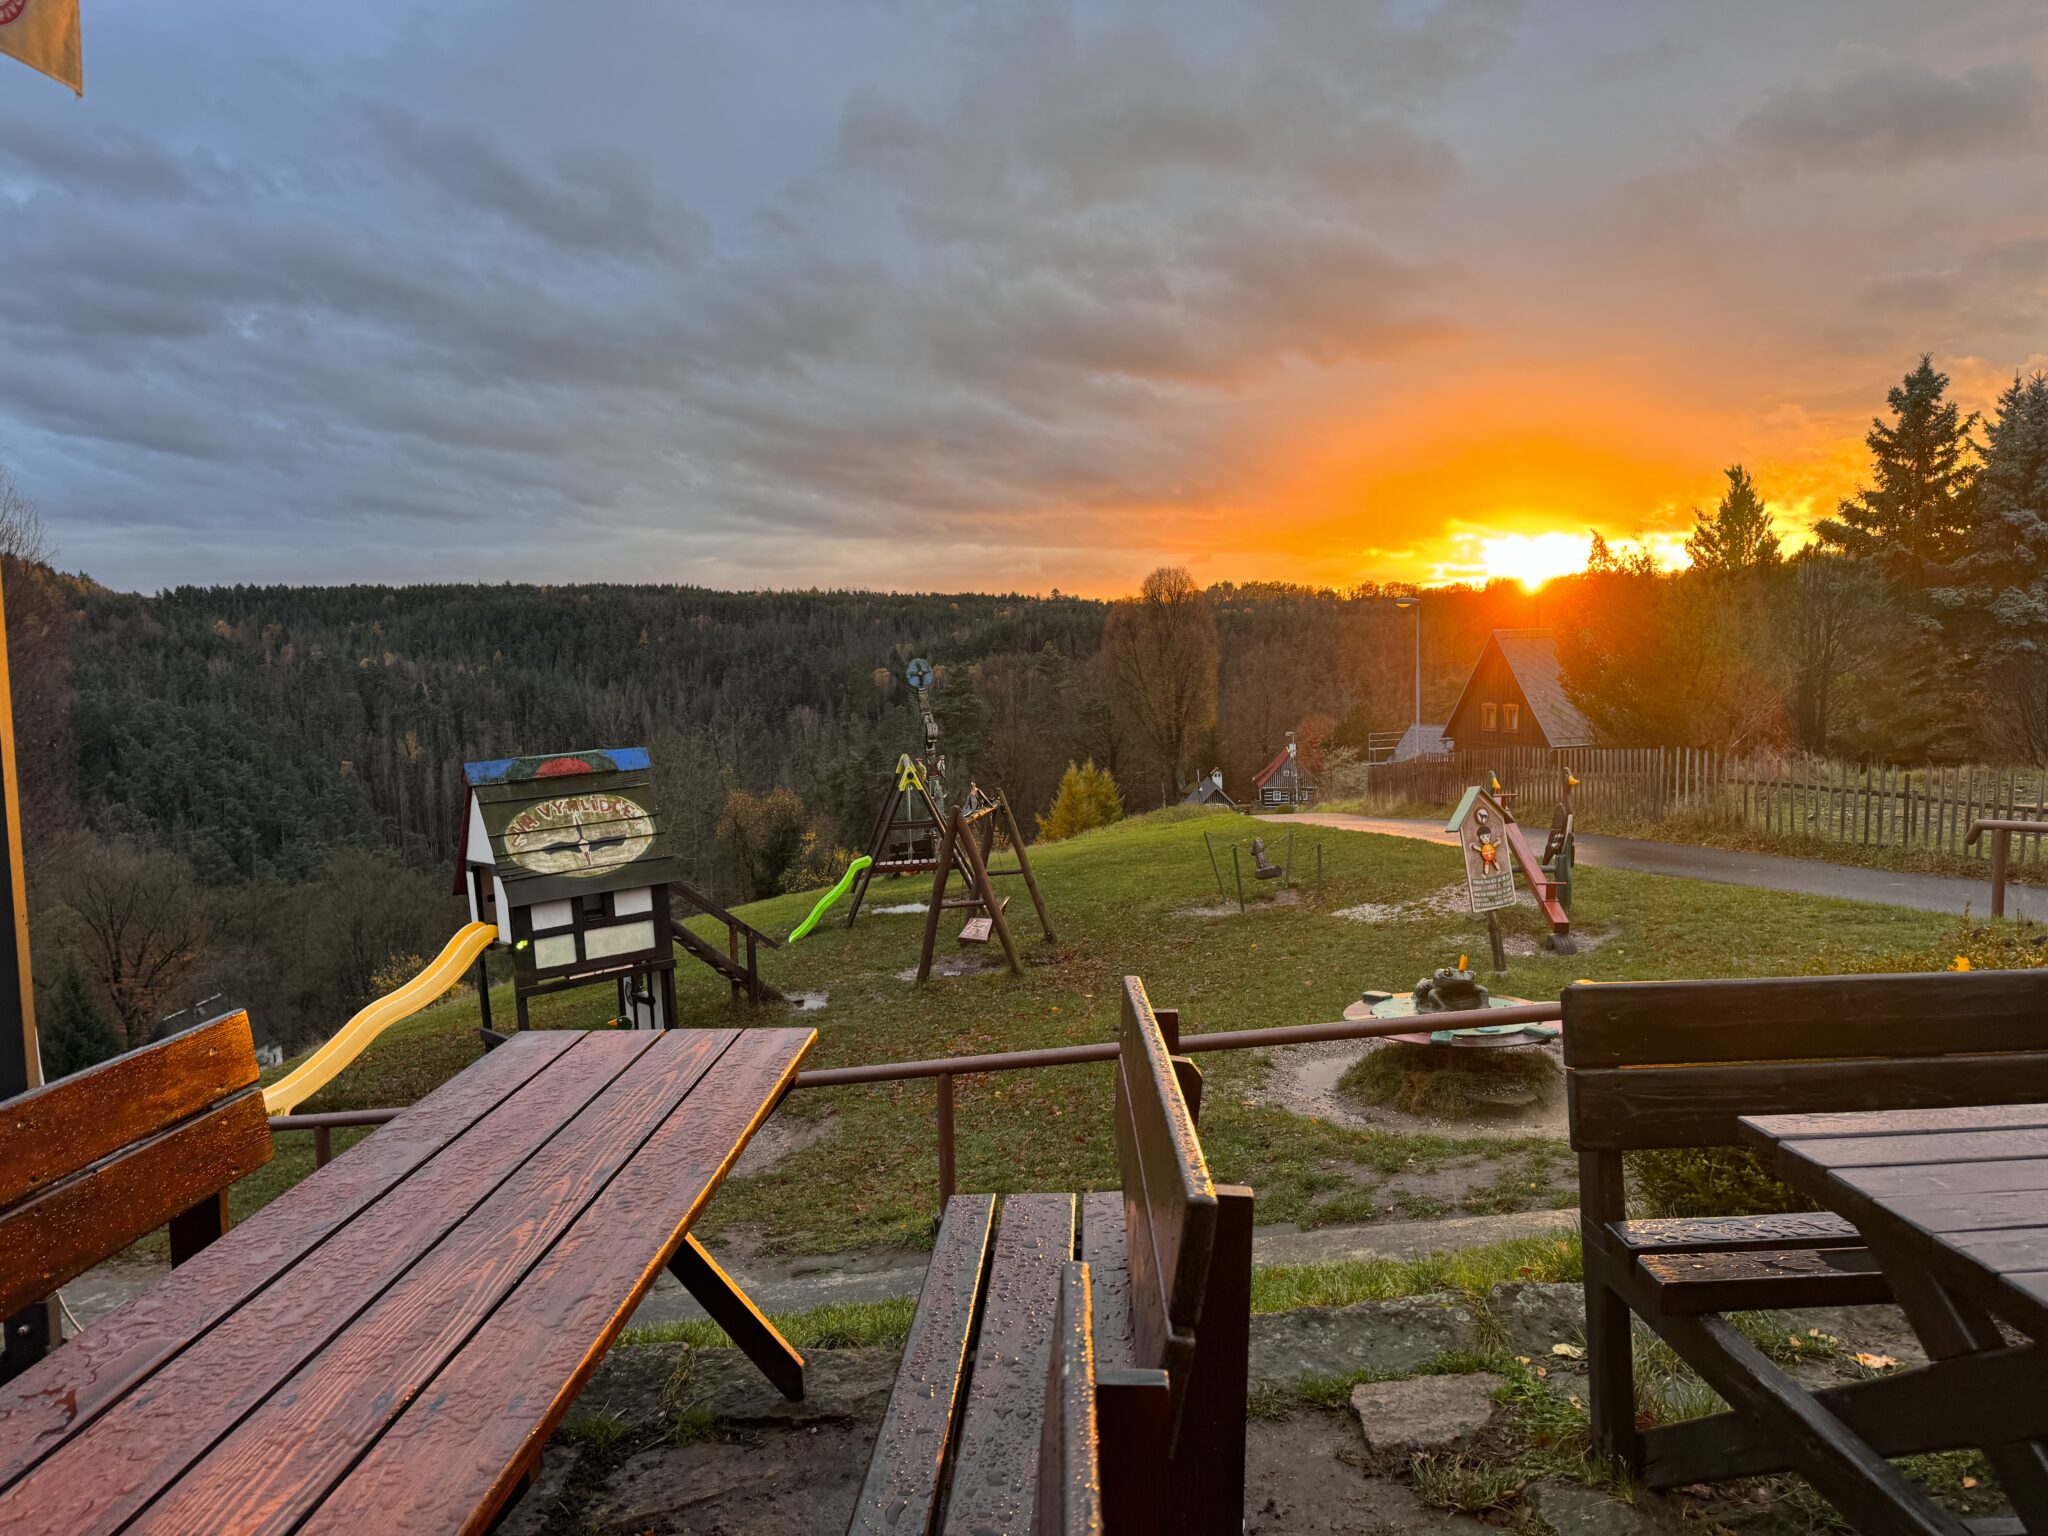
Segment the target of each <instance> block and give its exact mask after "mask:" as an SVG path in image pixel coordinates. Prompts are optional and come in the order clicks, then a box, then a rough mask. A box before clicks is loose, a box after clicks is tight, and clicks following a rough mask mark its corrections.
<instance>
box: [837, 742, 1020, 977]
mask: <svg viewBox="0 0 2048 1536" xmlns="http://www.w3.org/2000/svg"><path fill="white" fill-rule="evenodd" d="M999 831H1000V832H1001V834H1002V836H1003V838H1004V839H1005V841H1007V842H1008V843H1009V845H1010V851H1011V852H1012V853H1013V854H1015V855H1016V859H1017V862H1016V865H1015V867H1013V868H1007V869H996V868H992V867H991V861H992V860H993V858H994V854H995V842H996V834H997V833H998V832H999ZM866 852H867V855H868V857H869V859H870V860H871V861H872V862H871V863H870V864H869V865H868V867H867V868H866V869H864V870H862V871H861V873H860V878H859V879H858V880H857V881H856V882H855V883H854V887H853V899H852V901H851V902H849V903H848V905H847V912H846V926H847V927H849V928H851V927H852V926H853V925H854V921H855V920H856V919H857V918H858V917H859V916H860V908H861V903H862V902H863V901H864V900H866V898H867V893H868V884H869V882H870V881H872V880H873V879H874V877H875V876H876V875H923V874H935V875H936V876H937V878H936V879H934V880H933V881H932V894H931V899H930V900H929V901H928V902H927V903H926V906H925V914H924V944H923V946H922V948H921V949H920V950H919V951H918V960H917V979H918V980H919V981H920V982H922V981H924V980H926V979H927V978H928V977H930V975H931V971H932V952H933V950H934V949H935V948H936V946H937V944H938V936H939V914H940V913H942V912H947V911H959V912H964V913H965V914H966V921H965V923H964V924H963V926H962V927H961V929H960V942H961V943H963V944H986V943H988V942H989V940H990V939H991V938H993V939H995V940H996V942H998V943H1000V944H1001V945H1002V947H1003V958H1004V960H1005V961H1007V962H1008V964H1009V967H1010V970H1011V972H1012V974H1014V975H1019V976H1021V975H1022V974H1023V973H1024V962H1023V961H1022V960H1021V959H1020V958H1019V956H1018V954H1017V941H1016V939H1015V937H1014V936H1013V935H1012V934H1011V932H1010V925H1009V922H1008V921H1007V920H1006V919H1005V917H1004V915H1003V909H1004V908H1005V907H1007V906H1008V905H1009V902H1010V898H1009V897H1007V896H998V895H997V894H996V890H995V881H996V880H997V879H1005V878H1009V879H1014V878H1019V877H1021V878H1022V879H1023V881H1024V889H1025V890H1026V891H1027V892H1028V893H1029V894H1030V896H1031V905H1032V906H1033V908H1035V909H1036V911H1037V913H1038V923H1039V927H1040V928H1042V929H1043V930H1044V931H1045V940H1046V942H1047V943H1048V944H1051V943H1056V942H1057V940H1056V939H1055V938H1054V936H1053V931H1052V918H1051V917H1049V916H1048V915H1047V913H1046V910H1045V897H1044V896H1043V895H1042V894H1041V893H1040V891H1039V889H1038V877H1037V876H1036V875H1035V874H1033V873H1032V871H1031V855H1030V854H1029V853H1027V852H1026V851H1025V848H1024V838H1023V835H1022V833H1021V832H1020V831H1019V830H1018V827H1017V817H1016V814H1015V813H1014V812H1013V811H1012V810H1011V809H1010V800H1009V797H1008V796H1007V795H1005V794H1004V793H1003V792H1002V791H1001V790H997V791H996V793H995V794H994V795H993V796H991V795H987V794H984V793H983V792H982V790H981V787H980V786H979V785H977V784H973V783H970V784H969V785H968V786H967V802H966V804H965V805H956V806H955V807H953V810H952V812H951V813H950V814H948V813H947V812H945V811H942V810H941V809H940V808H939V803H938V801H937V799H936V798H934V796H933V795H932V792H931V790H930V788H929V787H928V786H927V785H926V784H925V779H924V772H923V770H922V768H921V767H920V766H919V765H918V764H917V763H916V762H914V761H912V760H911V758H910V755H909V754H908V753H905V754H904V755H903V757H901V758H900V759H898V761H897V764H896V774H895V777H894V778H893V779H892V781H891V783H890V788H889V790H888V793H887V794H885V795H884V796H883V797H882V804H881V806H880V808H879V809H878V810H877V812H876V814H875V824H874V829H873V830H872V831H871V832H870V833H869V834H868V842H867V849H866ZM956 870H957V871H958V872H959V874H960V876H961V878H962V879H963V880H965V881H966V883H967V894H966V895H964V896H959V897H955V898H952V899H950V900H949V899H948V898H947V895H946V887H947V886H948V884H950V882H951V879H952V876H953V874H954V872H955V871H956Z"/></svg>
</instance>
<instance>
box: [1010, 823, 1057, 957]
mask: <svg viewBox="0 0 2048 1536" xmlns="http://www.w3.org/2000/svg"><path fill="white" fill-rule="evenodd" d="M996 807H997V809H998V810H1000V811H1001V812H1002V817H1003V835H1004V836H1005V837H1007V838H1008V839H1009V840H1010V851H1011V852H1013V853H1014V854H1016V855H1017V868H1016V873H1017V874H1020V875H1022V876H1023V877H1024V889H1025V890H1026V891H1028V892H1030V893H1031V905H1032V906H1033V907H1035V908H1037V909H1038V926H1039V927H1040V928H1042V929H1044V930H1045V942H1046V943H1048V944H1057V943H1058V942H1059V940H1058V939H1056V938H1054V937H1053V931H1052V918H1051V917H1050V916H1048V915H1047V913H1046V910H1045V897H1044V896H1042V895H1040V894H1039V890H1038V876H1037V875H1035V874H1033V873H1032V872H1031V855H1030V854H1029V853H1027V852H1025V850H1024V834H1023V833H1022V832H1021V831H1019V830H1018V827H1017V814H1016V812H1014V811H1012V810H1011V809H1010V797H1009V796H1008V795H1007V794H1005V793H1003V791H1001V790H997V791H996ZM1003 873H1004V874H1006V875H1007V874H1009V873H1011V871H1009V870H1007V869H1006V870H1004V871H1003Z"/></svg>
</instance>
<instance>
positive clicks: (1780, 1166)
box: [1741, 1104, 2048, 1340]
mask: <svg viewBox="0 0 2048 1536" xmlns="http://www.w3.org/2000/svg"><path fill="white" fill-rule="evenodd" d="M1741 1125H1742V1131H1743V1134H1744V1135H1745V1136H1747V1137H1748V1138H1749V1139H1750V1140H1751V1141H1752V1142H1753V1143H1754V1144H1756V1145H1758V1146H1760V1147H1762V1148H1764V1149H1766V1150H1767V1151H1768V1152H1769V1154H1770V1156H1771V1157H1772V1159H1773V1161H1774V1165H1775V1168H1774V1171H1775V1172H1776V1173H1777V1174H1778V1176H1779V1177H1780V1178H1782V1179H1784V1180H1785V1181H1786V1182H1787V1183H1788V1184H1790V1185H1792V1186H1793V1187H1794V1188H1795V1189H1798V1190H1800V1191H1802V1192H1804V1193H1806V1194H1808V1195H1811V1196H1813V1197H1814V1198H1815V1199H1817V1200H1820V1201H1822V1202H1824V1203H1825V1204H1826V1205H1827V1206H1828V1207H1829V1208H1831V1209H1833V1210H1835V1211H1838V1212H1840V1213H1841V1214H1842V1215H1844V1216H1846V1217H1848V1218H1849V1219H1850V1220H1851V1221H1853V1222H1855V1223H1856V1225H1857V1226H1858V1227H1859V1228H1860V1229H1861V1230H1862V1231H1863V1233H1864V1234H1865V1236H1866V1237H1867V1238H1868V1239H1869V1241H1870V1242H1871V1243H1872V1244H1873V1246H1875V1247H1876V1248H1878V1249H1879V1251H1880V1254H1881V1255H1882V1254H1884V1253H1890V1254H1895V1255H1903V1256H1910V1257H1911V1259H1912V1260H1913V1261H1915V1262H1924V1263H1926V1264H1927V1265H1928V1266H1930V1268H1931V1270H1932V1272H1933V1273H1934V1274H1935V1276H1936V1277H1937V1278H1939V1279H1940V1280H1941V1282H1942V1283H1943V1284H1944V1285H1947V1286H1950V1287H1951V1288H1953V1289H1954V1290H1955V1291H1957V1292H1959V1293H1960V1294H1962V1295H1965V1296H1967V1297H1969V1298H1970V1299H1971V1300H1973V1301H1975V1302H1977V1303H1978V1304H1979V1305H1980V1306H1982V1307H1984V1308H1986V1309H1987V1310H1989V1311H1991V1312H1993V1313H1996V1314H1997V1315H1999V1316H2000V1317H2003V1318H2005V1319H2006V1320H2007V1321H2008V1322H2010V1323H2012V1324H2014V1325H2015V1326H2017V1327H2019V1328H2022V1329H2024V1330H2026V1331H2027V1332H2029V1333H2031V1334H2032V1335H2033V1336H2034V1337H2035V1338H2037V1339H2042V1340H2048V1104H2005V1105H1996V1106H1983V1107H1973V1108H1956V1109H1915V1110H1872V1111H1863V1112H1852V1113H1843V1114H1812V1115H1760V1116H1753V1117H1750V1118H1748V1119H1745V1120H1743V1121H1742V1122H1741Z"/></svg>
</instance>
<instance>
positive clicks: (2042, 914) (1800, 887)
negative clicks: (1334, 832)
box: [1260, 811, 2048, 920]
mask: <svg viewBox="0 0 2048 1536" xmlns="http://www.w3.org/2000/svg"><path fill="white" fill-rule="evenodd" d="M1260 819H1261V820H1264V821H1275V822H1289V823H1294V824H1297V825H1298V824H1299V823H1301V822H1308V823H1310V824H1312V825H1314V826H1319V827H1342V828H1344V829H1346V830H1347V831H1352V832H1381V833H1385V834H1387V835H1388V836H1391V837H1414V838H1420V839H1421V840H1422V841H1424V842H1430V843H1443V844H1445V845H1446V846H1449V845H1453V844H1455V843H1456V842H1457V839H1456V838H1455V837H1453V836H1451V835H1450V834H1449V833H1447V832H1445V831H1444V829H1443V823H1441V822H1436V821H1411V820H1408V819H1406V818H1401V817H1391V816H1347V815H1343V814H1340V813H1338V812H1334V811H1303V812H1300V813H1298V814H1296V815H1293V816H1268V817H1261V818H1260ZM1530 830H1531V833H1532V835H1533V836H1535V837H1540V836H1541V835H1542V829H1541V828H1531V829H1530ZM1576 841H1577V844H1578V861H1579V863H1581V864H1588V865H1592V866H1593V867H1594V868H1596V869H1632V870H1635V871H1636V872H1637V873H1639V874H1645V875H1672V876H1675V877H1677V878H1678V879H1681V880H1707V881H1711V882H1712V883H1714V884H1715V885H1748V886H1754V887H1755V888H1756V889H1758V890H1761V891H1794V892H1797V893H1798V894H1799V895H1802V896H1838V897H1840V898H1841V899H1842V900H1844V901H1869V902H1875V903H1877V904H1878V905H1880V906H1886V907H1913V908H1915V909H1917V910H1919V911H1922V912H1955V913H1960V912H1961V911H1962V910H1963V908H1964V907H1966V906H1967V907H1968V908H1969V909H1970V911H1971V912H1972V913H1973V914H1975V915H1976V916H1979V917H1982V916H1984V915H1985V914H1987V913H1988V912H1990V910H1991V882H1990V879H1989V878H1988V877H1987V878H1985V879H1983V880H1962V879H1956V878H1954V877H1952V876H1949V875H1906V874H1900V873H1898V872H1897V871H1895V870H1889V869H1865V868H1863V867H1862V866H1861V865H1857V864H1826V863H1823V862H1821V861H1820V860H1818V859H1788V858H1785V857H1784V856H1783V855H1781V854H1775V853H1740V852H1737V851H1735V850H1733V849H1729V848H1696V847H1692V846H1690V845H1688V844H1685V843H1652V842H1646V841H1644V840H1643V839H1641V838H1635V837H1605V836H1602V835H1600V834H1597V833H1592V832H1581V833H1580V834H1579V835H1578V838H1577V839H1576ZM2005 908H2006V912H2007V914H2008V915H2009V916H2013V917H2032V918H2039V919H2043V920H2048V888H2043V887H2041V886H2026V885H2008V886H2007V887H2006V888H2005Z"/></svg>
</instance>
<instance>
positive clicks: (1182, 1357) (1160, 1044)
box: [848, 977, 1252, 1536]
mask: <svg viewBox="0 0 2048 1536" xmlns="http://www.w3.org/2000/svg"><path fill="white" fill-rule="evenodd" d="M1178 1032H1179V1019H1178V1017H1177V1015H1174V1014H1172V1013H1170V1012H1166V1011H1161V1012H1159V1013H1155V1012H1154V1011H1153V1008H1152V1006H1151V1004H1150V1002H1149V1001H1148V1000H1147V998H1146V996H1145V988H1144V984H1143V983H1142V982H1140V981H1139V980H1138V979H1137V978H1136V977H1126V978H1125V980H1124V996H1123V1018H1122V1038H1121V1054H1120V1056H1119V1058H1118V1063H1117V1074H1116V1097H1115V1129H1116V1145H1117V1159H1118V1165H1119V1169H1120V1173H1121V1180H1122V1189H1121V1191H1120V1192H1110V1193H1103V1194H1090V1195H1083V1196H1080V1197H1079V1198H1078V1200H1077V1198H1076V1197H1075V1196H1073V1195H1009V1196H1006V1197H1005V1198H1004V1200H1003V1202H1002V1220H1001V1223H1000V1225H998V1224H997V1221H996V1200H995V1197H994V1196H993V1195H960V1196H956V1197H955V1198H954V1199H952V1200H951V1201H949V1202H948V1203H947V1207H946V1213H945V1218H944V1220H943V1222H942V1223H941V1224H940V1228H939V1235H938V1240H937V1242H936V1244H935V1245H934V1248H933V1252H932V1262H931V1268H930V1270H929V1271H928V1272H927V1274H926V1276H925V1282H924V1290H923V1293H922V1295H921V1296H920V1297H919V1299H918V1307H917V1315H916V1318H915V1320H914V1321H913V1323H912V1324H911V1332H910V1338H909V1341H908V1343H907V1345H906V1346H905V1349H904V1354H903V1364H902V1367H901V1369H900V1371H899V1372H898V1375H897V1378H896V1387H895V1391H894V1392H893V1394H892V1395H891V1397H890V1400H889V1411H888V1415H887V1417H886V1419H885V1420H884V1422H883V1425H882V1430H881V1434H880V1436H879V1437H878V1438H877V1441H876V1445H875V1452H874V1457H873V1459H872V1461H871V1462H870V1463H869V1466H868V1475H867V1482H866V1485H865V1486H864V1487H863V1488H862V1490H861V1494H860V1500H859V1503H858V1505H857V1506H856V1508H855V1511H854V1516H853V1520H852V1522H851V1524H850V1525H849V1526H848V1531H849V1532H850V1533H888V1536H903V1533H909V1532H924V1531H934V1532H976V1531H1006V1532H1010V1531H1015V1532H1022V1531H1026V1530H1032V1531H1060V1532H1069V1531H1071V1532H1084V1531H1085V1532H1100V1531H1107V1532H1109V1533H1110V1536H1127V1533H1132V1532H1149V1531H1162V1532H1163V1531H1174V1532H1217V1533H1224V1532H1227V1533H1231V1536H1235V1533H1237V1532H1238V1531H1240V1530H1241V1529H1242V1526H1243V1518H1244V1513H1243V1512H1244V1422H1245V1397H1246V1355H1247V1350H1248V1347H1249V1338H1250V1312H1251V1235H1252V1193H1251V1191H1250V1190H1248V1189H1243V1188H1239V1187H1235V1186H1228V1185H1223V1186H1219V1185H1216V1184H1214V1183H1213V1182H1212V1181H1211V1179H1210V1177H1209V1170H1208V1165H1207V1163H1206V1161H1205V1160H1204V1159H1203V1156H1202V1148H1201V1142H1200V1140H1199V1139H1198V1138H1197V1136H1196V1118H1195V1117H1196V1114H1197V1113H1198V1111H1199V1107H1200V1098H1201V1095H1200V1081H1201V1080H1200V1076H1199V1073H1198V1072H1197V1071H1196V1069H1195V1066H1194V1063H1193V1062H1191V1061H1189V1060H1188V1059H1187V1058H1185V1057H1175V1056H1174V1055H1173V1051H1174V1048H1175V1046H1176V1045H1177V1043H1178ZM1077 1216H1078V1220H1077Z"/></svg>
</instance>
